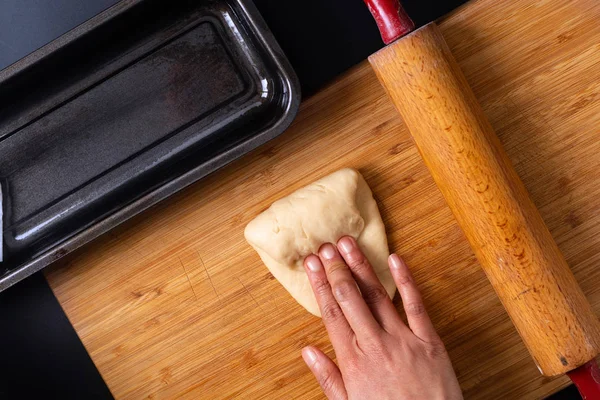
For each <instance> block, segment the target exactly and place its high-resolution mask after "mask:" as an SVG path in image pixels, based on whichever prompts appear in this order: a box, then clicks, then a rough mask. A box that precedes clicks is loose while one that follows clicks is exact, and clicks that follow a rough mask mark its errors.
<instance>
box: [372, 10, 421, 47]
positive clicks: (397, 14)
mask: <svg viewBox="0 0 600 400" xmlns="http://www.w3.org/2000/svg"><path fill="white" fill-rule="evenodd" d="M364 1H365V3H366V4H367V7H369V11H371V14H373V17H374V18H375V22H377V26H378V27H379V32H380V33H381V38H382V39H383V42H384V43H385V44H390V43H392V42H393V41H394V40H396V39H398V38H400V37H402V36H404V35H406V34H407V33H408V32H410V31H412V30H413V29H415V24H414V22H412V20H411V19H410V17H409V16H408V14H406V12H405V11H404V9H403V8H402V6H401V5H400V1H399V0H364Z"/></svg>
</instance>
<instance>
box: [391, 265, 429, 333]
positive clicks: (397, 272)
mask: <svg viewBox="0 0 600 400" xmlns="http://www.w3.org/2000/svg"><path fill="white" fill-rule="evenodd" d="M388 263H389V265H390V270H391V271H392V276H393V278H394V282H396V286H397V287H398V291H399V292H400V297H402V304H403V306H404V312H406V318H407V320H408V326H409V327H410V329H411V330H412V331H413V333H414V334H415V335H416V336H417V337H418V338H420V339H421V340H423V341H425V342H433V341H436V340H438V338H439V337H438V334H437V332H436V331H435V328H434V327H433V324H432V323H431V320H430V319H429V315H427V311H426V310H425V306H424V305H423V300H422V299H421V293H420V292H419V289H418V288H417V285H416V284H415V281H414V280H413V277H412V274H411V273H410V270H409V269H408V267H407V266H406V263H404V261H403V260H402V259H401V258H400V257H398V255H397V254H392V255H390V257H389V259H388Z"/></svg>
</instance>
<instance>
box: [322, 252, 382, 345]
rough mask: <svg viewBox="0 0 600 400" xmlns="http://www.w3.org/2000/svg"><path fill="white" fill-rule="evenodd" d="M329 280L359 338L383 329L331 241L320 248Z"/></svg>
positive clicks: (336, 297)
mask: <svg viewBox="0 0 600 400" xmlns="http://www.w3.org/2000/svg"><path fill="white" fill-rule="evenodd" d="M319 258H320V259H321V262H322V263H323V266H324V267H325V272H326V274H327V280H328V281H329V283H330V285H331V290H332V292H333V295H334V297H335V299H336V300H337V303H338V304H339V305H340V308H341V309H342V312H343V313H344V316H345V317H346V320H347V321H348V323H349V324H350V327H351V328H352V330H353V331H354V333H355V334H356V336H357V338H358V339H359V340H360V339H361V338H367V337H370V336H372V335H375V334H377V333H379V332H380V331H381V327H380V326H379V324H378V323H377V321H376V320H375V318H374V317H373V313H371V310H370V309H369V307H368V306H367V303H365V300H364V299H363V297H362V295H361V292H360V290H359V288H358V285H357V283H356V281H355V280H354V277H353V276H352V272H351V271H350V269H349V268H348V266H347V265H346V263H345V262H344V260H343V258H342V256H341V255H340V253H339V252H338V251H337V249H336V248H335V246H333V245H332V244H331V243H325V244H324V245H323V246H321V248H320V249H319Z"/></svg>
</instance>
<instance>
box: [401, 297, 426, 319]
mask: <svg viewBox="0 0 600 400" xmlns="http://www.w3.org/2000/svg"><path fill="white" fill-rule="evenodd" d="M404 310H405V311H406V315H408V316H411V317H422V316H425V315H426V314H427V311H426V310H425V305H424V304H423V303H421V302H420V301H414V302H411V303H407V304H405V305H404Z"/></svg>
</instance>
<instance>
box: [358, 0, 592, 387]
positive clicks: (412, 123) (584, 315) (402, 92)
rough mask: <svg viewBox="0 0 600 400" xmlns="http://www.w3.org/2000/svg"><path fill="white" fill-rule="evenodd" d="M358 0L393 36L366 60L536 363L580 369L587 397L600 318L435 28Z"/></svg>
mask: <svg viewBox="0 0 600 400" xmlns="http://www.w3.org/2000/svg"><path fill="white" fill-rule="evenodd" d="M365 2H366V3H367V4H368V6H369V9H370V10H371V12H372V14H373V15H374V16H375V19H376V21H377V23H378V26H379V28H380V31H381V33H382V37H383V39H384V41H385V42H386V43H391V42H393V43H391V44H390V45H388V46H387V47H385V48H383V49H382V50H380V51H379V52H377V53H375V54H373V55H372V56H371V57H369V61H370V63H371V65H372V67H373V69H374V70H375V72H376V74H377V76H378V78H379V80H380V82H381V84H382V85H383V86H384V88H385V89H386V91H387V93H388V94H389V96H390V98H391V99H392V102H393V103H394V105H395V106H396V108H397V109H398V111H399V112H400V114H401V115H402V118H403V119H404V122H405V123H406V126H407V127H408V129H409V131H410V133H411V135H412V137H413V139H414V141H415V143H416V145H417V147H418V149H419V152H420V153H421V156H422V157H423V160H424V161H425V163H426V165H427V167H428V168H429V170H430V172H431V174H432V175H433V178H434V180H435V182H436V184H437V185H438V187H439V189H440V190H441V192H442V194H443V195H444V197H445V199H446V201H447V202H448V204H449V206H450V208H451V209H452V212H453V213H454V216H455V217H456V219H457V220H458V223H459V224H460V226H461V228H462V229H463V231H464V233H465V235H466V236H467V239H468V240H469V242H470V244H471V246H472V248H473V250H474V252H475V254H476V256H477V258H478V260H479V262H480V263H481V266H482V268H483V269H484V270H485V273H486V274H487V277H488V278H489V280H490V282H491V283H492V285H493V287H494V289H495V290H496V293H497V294H498V296H499V297H500V299H501V300H502V304H503V305H504V307H505V308H506V310H507V311H508V314H509V315H510V318H511V319H512V321H513V323H514V325H515V326H516V328H517V330H518V332H519V334H520V335H521V337H522V338H523V341H524V342H525V344H526V346H527V348H528V349H529V352H530V353H531V356H532V357H533V359H534V360H535V362H536V364H537V366H538V368H539V370H540V371H541V372H542V373H543V374H544V375H557V374H563V373H567V372H569V371H572V370H574V369H576V368H578V367H581V369H579V370H577V372H574V373H573V374H572V378H573V379H574V380H575V381H576V383H578V382H577V381H579V385H578V386H579V388H580V391H581V390H582V386H585V385H587V384H590V383H591V384H592V386H593V387H592V390H596V392H593V391H592V392H589V391H588V392H587V395H588V396H590V395H591V394H595V395H600V391H598V383H597V382H596V380H598V381H600V379H594V378H593V376H594V375H596V376H597V377H599V378H600V374H598V373H597V372H598V367H597V365H596V364H595V361H594V357H595V356H596V355H598V354H599V353H600V323H599V321H598V318H597V317H596V315H595V314H594V311H593V310H592V308H591V306H590V304H589V302H588V301H587V300H586V298H585V296H584V294H583V292H582V291H581V289H580V287H579V285H578V284H577V281H576V280H575V277H574V276H573V274H572V272H571V270H570V269H569V266H568V265H567V263H566V262H565V260H564V257H563V256H562V254H561V252H560V250H559V249H558V247H557V245H556V243H555V242H554V240H553V238H552V236H551V235H550V232H549V231H548V228H547V227H546V226H545V224H544V221H543V220H542V217H541V216H540V214H539V212H538V210H537V209H536V207H535V205H534V204H533V202H532V201H531V199H530V198H529V196H528V194H527V191H526V189H525V187H524V186H523V183H522V182H521V180H520V179H519V177H518V175H517V173H516V172H515V170H514V168H513V167H512V165H511V162H510V160H509V159H508V157H507V156H506V153H505V152H504V150H503V149H502V146H501V144H500V142H499V140H498V138H497V136H496V135H495V133H494V131H493V129H492V127H491V125H490V123H489V122H488V120H487V118H486V116H485V114H484V112H483V110H482V108H481V106H480V105H479V104H478V102H477V99H476V98H475V95H474V94H473V92H472V90H471V89H470V87H469V85H468V83H467V81H466V79H465V77H464V75H463V74H462V72H461V70H460V68H459V66H458V64H457V63H456V61H455V60H454V58H453V56H452V54H451V52H450V49H449V48H448V46H447V44H446V42H445V41H444V38H443V37H442V35H441V33H440V31H439V29H438V27H437V26H436V24H435V23H429V24H428V25H425V26H424V27H422V28H420V29H418V30H416V31H413V32H412V33H408V32H410V31H411V30H412V29H413V28H414V24H412V21H410V18H408V16H407V15H406V14H405V13H404V11H403V10H402V7H401V5H400V3H399V2H398V1H397V0H365ZM407 33H408V34H407ZM404 35H405V36H404ZM402 36H403V37H402ZM400 37H401V38H400ZM399 38H400V39H399ZM590 361H591V363H588V362H590ZM586 363H588V364H587V365H586ZM582 366H583V367H582ZM582 376H583V377H582ZM593 383H595V385H593ZM587 390H590V389H587ZM582 394H583V393H582ZM589 398H594V397H589ZM596 398H597V397H596Z"/></svg>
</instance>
